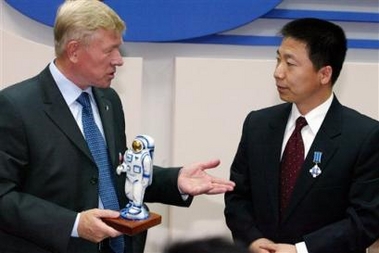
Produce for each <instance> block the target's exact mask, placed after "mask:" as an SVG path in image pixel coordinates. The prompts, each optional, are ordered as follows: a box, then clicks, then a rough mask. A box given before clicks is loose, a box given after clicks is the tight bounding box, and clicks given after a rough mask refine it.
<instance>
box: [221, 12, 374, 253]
mask: <svg viewBox="0 0 379 253" xmlns="http://www.w3.org/2000/svg"><path fill="white" fill-rule="evenodd" d="M281 34H282V35H283V40H282V43H281V45H280V46H279V48H278V50H277V65H276V68H275V72H274V77H275V80H276V86H277V90H278V93H279V96H280V98H281V99H282V100H283V101H285V102H286V103H284V104H280V105H276V106H272V107H269V108H265V109H262V110H258V111H253V112H251V113H250V114H249V115H248V116H247V118H246V120H245V122H244V125H243V131H242V137H241V140H240V143H239V147H238V150H237V153H236V156H235V158H234V161H233V163H232V166H231V175H230V178H231V180H232V181H234V182H235V183H236V188H235V190H234V191H232V192H229V193H226V194H225V203H226V207H225V216H226V222H227V225H228V227H229V228H230V230H231V232H232V235H233V238H234V240H235V241H236V242H237V243H242V244H244V245H246V246H247V247H249V249H250V251H251V252H252V253H273V252H275V253H292V252H293V253H295V252H297V253H303V252H309V253H329V252H330V253H363V252H365V249H366V248H367V247H368V246H369V245H370V244H372V243H373V242H374V241H375V240H376V239H377V238H378V237H379V169H378V168H379V124H378V121H376V120H374V119H371V118H369V117H367V116H365V115H362V114H360V113H358V112H357V111H355V110H352V109H350V108H347V107H345V106H343V105H341V104H340V103H339V101H338V100H337V97H336V96H335V94H333V85H334V83H335V82H336V80H337V78H338V76H339V74H340V71H341V68H342V65H343V62H344V59H345V54H346V50H347V46H346V45H347V42H346V37H345V34H344V31H343V30H342V29H341V27H339V26H337V25H335V24H333V23H331V22H328V21H324V20H320V19H314V18H304V19H298V20H294V21H292V22H289V23H288V24H286V25H285V26H284V27H283V29H282V30H281Z"/></svg>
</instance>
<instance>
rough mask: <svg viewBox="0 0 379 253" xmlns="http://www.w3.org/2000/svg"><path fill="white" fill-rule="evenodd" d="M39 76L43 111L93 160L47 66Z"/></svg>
mask: <svg viewBox="0 0 379 253" xmlns="http://www.w3.org/2000/svg"><path fill="white" fill-rule="evenodd" d="M39 78H40V80H41V84H42V101H43V103H44V110H45V113H46V114H47V116H48V117H49V118H50V119H51V121H52V122H53V123H54V124H55V125H56V126H57V128H59V129H60V130H61V131H62V132H63V133H64V134H65V135H66V137H67V138H68V139H69V140H70V141H71V142H72V143H73V144H74V145H75V146H77V147H78V148H79V149H80V150H81V151H82V152H83V153H84V154H86V156H88V158H90V159H91V160H93V159H92V156H91V153H90V150H89V149H88V146H87V143H86V141H85V139H84V137H83V135H82V133H81V131H80V129H79V127H78V125H77V124H76V122H75V119H74V118H73V116H72V114H71V111H70V109H69V108H68V106H67V104H66V102H65V101H64V98H63V96H62V94H61V93H60V91H59V89H58V86H57V85H56V83H55V81H54V79H53V77H52V75H51V73H50V71H49V69H48V67H46V68H45V69H44V70H43V71H42V72H41V74H40V76H39Z"/></svg>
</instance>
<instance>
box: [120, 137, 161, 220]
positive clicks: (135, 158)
mask: <svg viewBox="0 0 379 253" xmlns="http://www.w3.org/2000/svg"><path fill="white" fill-rule="evenodd" d="M153 154H154V140H153V138H151V137H150V136H148V135H138V136H136V138H135V139H134V140H133V142H132V148H131V149H129V150H127V151H126V152H125V154H124V158H123V162H122V164H120V165H119V166H118V167H117V169H116V172H117V174H118V175H120V174H121V173H122V172H125V173H126V181H125V194H126V196H127V197H128V199H129V203H128V204H127V205H126V207H125V208H123V209H121V214H120V215H121V217H123V218H125V219H129V220H143V219H147V218H148V217H149V211H148V210H147V208H146V207H145V206H144V204H143V197H144V195H145V190H146V187H148V186H149V185H150V184H151V182H152V179H153Z"/></svg>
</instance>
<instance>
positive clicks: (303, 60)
mask: <svg viewBox="0 0 379 253" xmlns="http://www.w3.org/2000/svg"><path fill="white" fill-rule="evenodd" d="M321 72H322V69H321V70H319V71H317V70H316V69H315V68H314V66H313V64H312V62H311V60H310V59H309V57H308V51H307V48H306V44H305V43H303V42H301V41H298V40H295V39H293V38H284V39H283V41H282V43H281V45H280V47H279V49H278V51H277V64H276V68H275V72H274V77H275V80H276V86H277V90H278V92H279V96H280V98H281V99H282V100H283V101H286V102H292V103H295V104H296V105H297V106H298V107H302V106H303V107H305V108H308V109H311V108H314V107H315V106H317V105H318V104H319V103H320V100H321V99H324V97H323V94H324V90H325V89H324V87H325V86H324V85H322V82H323V81H321V80H322V79H321V78H322V73H321ZM323 80H324V79H323Z"/></svg>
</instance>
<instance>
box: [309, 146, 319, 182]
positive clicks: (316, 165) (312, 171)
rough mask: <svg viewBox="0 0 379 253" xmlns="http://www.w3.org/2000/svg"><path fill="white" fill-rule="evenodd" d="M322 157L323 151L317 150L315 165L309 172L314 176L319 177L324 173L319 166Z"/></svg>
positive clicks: (314, 156)
mask: <svg viewBox="0 0 379 253" xmlns="http://www.w3.org/2000/svg"><path fill="white" fill-rule="evenodd" d="M321 157H322V152H320V151H315V152H314V153H313V162H314V163H315V165H314V166H313V167H312V169H310V170H309V172H310V173H311V175H312V176H313V177H314V178H316V177H318V176H319V175H320V174H321V173H322V171H321V169H320V167H319V166H318V164H319V163H321Z"/></svg>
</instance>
